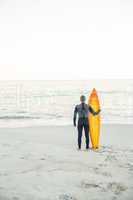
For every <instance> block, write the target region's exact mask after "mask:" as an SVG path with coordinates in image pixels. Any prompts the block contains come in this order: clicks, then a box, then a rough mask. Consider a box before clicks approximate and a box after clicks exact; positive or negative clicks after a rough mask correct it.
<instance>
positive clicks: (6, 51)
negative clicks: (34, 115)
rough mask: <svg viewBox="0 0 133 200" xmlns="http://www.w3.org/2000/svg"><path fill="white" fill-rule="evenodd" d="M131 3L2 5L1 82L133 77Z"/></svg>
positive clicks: (53, 0) (8, 1)
mask: <svg viewBox="0 0 133 200" xmlns="http://www.w3.org/2000/svg"><path fill="white" fill-rule="evenodd" d="M132 67H133V1H132V0H119V1H118V0H93V1H92V0H46V1H45V0H0V80H2V79H6V80H8V79H89V78H132V71H131V68H132Z"/></svg>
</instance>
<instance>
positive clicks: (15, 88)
mask: <svg viewBox="0 0 133 200" xmlns="http://www.w3.org/2000/svg"><path fill="white" fill-rule="evenodd" d="M99 82H100V80H99ZM92 86H93V81H91V84H90V81H0V127H25V126H45V125H51V126H52V125H71V124H72V119H73V111H74V107H75V105H76V104H78V103H79V97H80V95H82V94H84V95H86V97H87V98H88V96H89V94H90V92H91V90H92V89H93V87H92ZM94 87H95V85H94ZM129 88H130V89H123V88H121V89H119V90H118V89H117V88H115V87H113V88H112V89H111V88H109V89H108V87H106V85H105V86H104V87H103V86H100V87H99V84H98V83H97V87H96V89H98V90H97V92H98V95H99V100H100V104H101V110H102V111H101V122H102V123H110V124H114V123H115V124H132V123H133V87H129Z"/></svg>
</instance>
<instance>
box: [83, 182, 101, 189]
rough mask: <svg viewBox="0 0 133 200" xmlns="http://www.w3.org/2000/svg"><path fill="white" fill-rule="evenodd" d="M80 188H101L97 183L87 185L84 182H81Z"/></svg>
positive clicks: (87, 183)
mask: <svg viewBox="0 0 133 200" xmlns="http://www.w3.org/2000/svg"><path fill="white" fill-rule="evenodd" d="M81 187H82V188H85V189H90V188H101V186H100V185H99V184H97V183H89V182H86V181H82V182H81Z"/></svg>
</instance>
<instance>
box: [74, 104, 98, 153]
mask: <svg viewBox="0 0 133 200" xmlns="http://www.w3.org/2000/svg"><path fill="white" fill-rule="evenodd" d="M89 112H91V113H92V114H94V115H96V114H98V113H96V112H94V111H93V109H92V108H91V107H90V106H88V105H87V104H85V103H81V104H79V105H77V106H76V107H75V110H74V117H73V123H74V126H76V118H77V114H78V126H77V128H78V147H79V149H80V148H81V139H82V131H83V128H84V131H85V138H86V149H88V148H89V123H88V115H89Z"/></svg>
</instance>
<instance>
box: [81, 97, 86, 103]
mask: <svg viewBox="0 0 133 200" xmlns="http://www.w3.org/2000/svg"><path fill="white" fill-rule="evenodd" d="M85 100H86V97H85V96H84V95H82V96H80V101H81V103H85Z"/></svg>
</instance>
